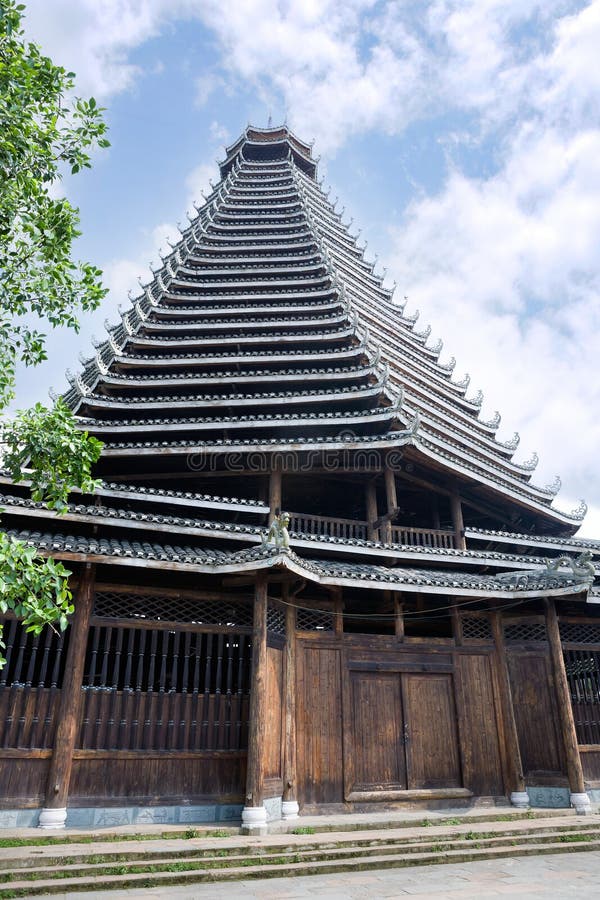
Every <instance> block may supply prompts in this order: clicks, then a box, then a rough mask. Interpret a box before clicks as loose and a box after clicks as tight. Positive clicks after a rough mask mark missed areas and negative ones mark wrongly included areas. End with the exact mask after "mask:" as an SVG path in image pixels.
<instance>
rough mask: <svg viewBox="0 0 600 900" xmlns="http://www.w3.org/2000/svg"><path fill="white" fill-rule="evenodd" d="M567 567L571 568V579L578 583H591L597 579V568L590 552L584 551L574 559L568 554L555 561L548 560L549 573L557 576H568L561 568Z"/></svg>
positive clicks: (556, 558)
mask: <svg viewBox="0 0 600 900" xmlns="http://www.w3.org/2000/svg"><path fill="white" fill-rule="evenodd" d="M562 565H566V566H568V567H569V568H570V570H571V571H570V572H569V573H568V575H569V577H572V578H575V579H577V581H582V582H588V583H590V584H591V582H592V581H593V580H594V578H595V577H596V567H595V565H594V563H593V562H592V553H591V551H590V550H583V551H582V552H581V553H580V554H579V556H576V557H573V556H569V555H568V554H566V553H563V554H561V555H560V556H556V557H555V558H554V559H547V560H546V567H547V569H548V571H549V572H553V573H554V574H555V575H566V574H567V573H566V572H565V571H564V570H562V571H561V566H562Z"/></svg>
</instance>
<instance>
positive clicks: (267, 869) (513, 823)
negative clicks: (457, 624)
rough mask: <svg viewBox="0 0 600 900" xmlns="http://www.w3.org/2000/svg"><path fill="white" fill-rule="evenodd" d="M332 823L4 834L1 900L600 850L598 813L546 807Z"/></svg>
mask: <svg viewBox="0 0 600 900" xmlns="http://www.w3.org/2000/svg"><path fill="white" fill-rule="evenodd" d="M329 827H330V826H328V825H327V823H326V822H323V823H322V830H321V829H320V828H319V826H316V827H314V828H313V827H307V826H306V825H304V824H303V820H302V819H300V820H298V823H297V824H296V827H294V826H290V828H291V830H290V831H289V832H287V833H281V834H268V835H265V836H262V837H246V836H241V835H238V834H235V833H233V832H232V831H226V830H223V831H219V832H215V831H214V830H212V831H210V830H207V829H205V830H200V829H193V828H191V829H189V830H188V831H187V832H175V831H172V832H164V833H159V832H157V831H153V832H146V833H142V834H139V835H132V834H131V835H125V834H119V833H116V832H112V833H103V834H98V833H95V834H87V835H86V834H85V833H80V834H77V833H71V834H70V835H64V836H58V835H55V836H52V837H39V836H36V837H33V836H31V837H27V838H18V837H15V838H2V839H1V840H0V900H8V898H12V897H34V896H43V895H48V894H54V893H62V894H64V893H66V892H68V891H92V890H110V889H114V890H127V889H132V888H141V887H159V888H160V887H161V886H163V885H164V886H168V885H190V886H192V885H194V884H198V883H201V882H221V881H235V880H238V879H244V880H247V879H250V878H253V879H258V878H277V877H281V876H293V875H315V874H328V873H335V872H351V871H364V870H367V869H384V868H392V867H407V866H421V865H433V864H436V863H453V862H463V863H464V862H468V861H471V860H479V859H499V858H503V857H509V856H527V855H539V854H542V853H565V852H575V851H583V850H600V815H593V816H587V817H584V818H582V817H579V816H575V815H571V814H561V815H556V814H555V815H549V814H548V812H547V811H546V812H543V813H542V812H540V813H538V814H533V813H527V814H521V815H518V814H514V813H512V814H506V815H503V816H502V815H501V816H499V815H497V814H496V815H493V814H490V815H487V816H486V815H478V816H476V817H468V816H461V817H460V818H443V817H436V818H435V819H433V820H431V819H424V820H420V821H419V822H418V823H416V822H415V821H414V820H413V821H409V822H404V823H402V824H400V823H398V822H393V823H387V824H386V825H382V824H381V823H377V824H371V825H370V826H369V824H368V823H365V822H363V823H361V824H359V825H358V827H357V825H356V823H353V824H350V823H348V827H347V828H346V829H345V830H344V827H343V826H341V827H339V826H338V830H335V831H331V830H329ZM306 831H309V832H310V833H305V832H306ZM11 844H12V846H11Z"/></svg>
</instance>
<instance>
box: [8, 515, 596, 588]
mask: <svg viewBox="0 0 600 900" xmlns="http://www.w3.org/2000/svg"><path fill="white" fill-rule="evenodd" d="M7 533H8V534H9V535H10V536H14V537H15V538H17V539H18V540H22V541H24V542H26V543H27V544H29V545H30V546H33V547H35V548H36V549H37V550H38V552H39V553H40V554H41V555H43V556H52V557H53V558H54V559H60V560H64V561H72V562H82V563H83V562H95V563H99V564H107V563H110V564H113V565H124V566H133V567H140V568H145V569H153V568H156V569H163V570H165V569H167V570H174V571H180V572H196V573H207V574H215V575H221V574H222V575H225V574H230V573H242V572H257V571H265V570H267V571H268V570H279V571H281V570H283V571H288V572H291V573H293V574H295V575H298V576H300V577H303V578H306V579H307V580H309V581H312V582H316V583H318V584H323V585H331V586H334V585H335V586H345V587H352V588H356V587H360V588H366V589H372V590H390V589H394V588H396V589H398V590H402V591H404V592H406V593H418V594H428V595H442V596H444V597H453V598H455V597H473V598H474V599H476V598H484V599H488V598H489V599H500V600H518V599H523V600H525V599H529V598H534V597H553V596H573V595H577V594H583V595H584V596H585V594H587V590H588V587H589V583H588V582H581V581H578V580H577V579H576V578H574V577H569V576H568V575H566V574H558V573H550V574H549V573H546V572H524V573H517V572H515V573H512V574H508V575H505V576H485V575H468V574H465V573H463V572H431V571H427V570H420V569H398V568H395V569H389V568H386V567H384V566H375V565H368V564H364V563H362V564H361V563H342V562H337V561H335V562H330V561H325V560H308V559H302V558H300V557H299V556H297V554H295V553H294V552H293V551H291V550H282V549H278V548H275V547H272V546H268V545H261V546H259V547H254V548H252V549H250V550H239V551H236V552H234V553H226V552H223V551H207V550H200V549H198V548H196V547H189V546H180V545H171V544H169V545H162V544H156V543H143V542H138V541H132V542H129V541H120V540H115V539H111V540H109V539H106V540H105V539H100V538H93V537H91V538H87V537H76V536H73V535H62V534H53V535H52V534H44V533H41V532H31V531H17V532H15V531H9V532H7Z"/></svg>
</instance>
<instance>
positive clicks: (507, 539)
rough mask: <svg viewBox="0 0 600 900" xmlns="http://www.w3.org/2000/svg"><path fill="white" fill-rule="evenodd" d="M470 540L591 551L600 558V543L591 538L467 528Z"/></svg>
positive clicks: (571, 550) (467, 535)
mask: <svg viewBox="0 0 600 900" xmlns="http://www.w3.org/2000/svg"><path fill="white" fill-rule="evenodd" d="M465 537H466V538H467V539H468V540H475V541H487V542H488V543H494V544H496V543H498V544H512V545H513V546H522V547H535V548H536V549H543V550H557V549H558V550H565V551H570V552H574V551H576V550H591V551H592V553H594V554H596V555H597V556H600V541H596V540H592V539H591V538H578V537H549V536H548V535H543V534H513V533H512V532H510V531H494V530H491V529H486V528H465Z"/></svg>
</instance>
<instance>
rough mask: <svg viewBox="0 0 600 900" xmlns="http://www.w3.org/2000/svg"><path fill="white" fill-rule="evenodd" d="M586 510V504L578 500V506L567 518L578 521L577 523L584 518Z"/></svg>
mask: <svg viewBox="0 0 600 900" xmlns="http://www.w3.org/2000/svg"><path fill="white" fill-rule="evenodd" d="M587 509H588V507H587V503H586V502H585V500H580V501H579V506H578V507H577V508H576V509H574V510H573V511H572V512H570V513H569V517H570V518H571V519H578V520H579V521H581V520H582V519H584V518H585V514H586V512H587Z"/></svg>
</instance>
